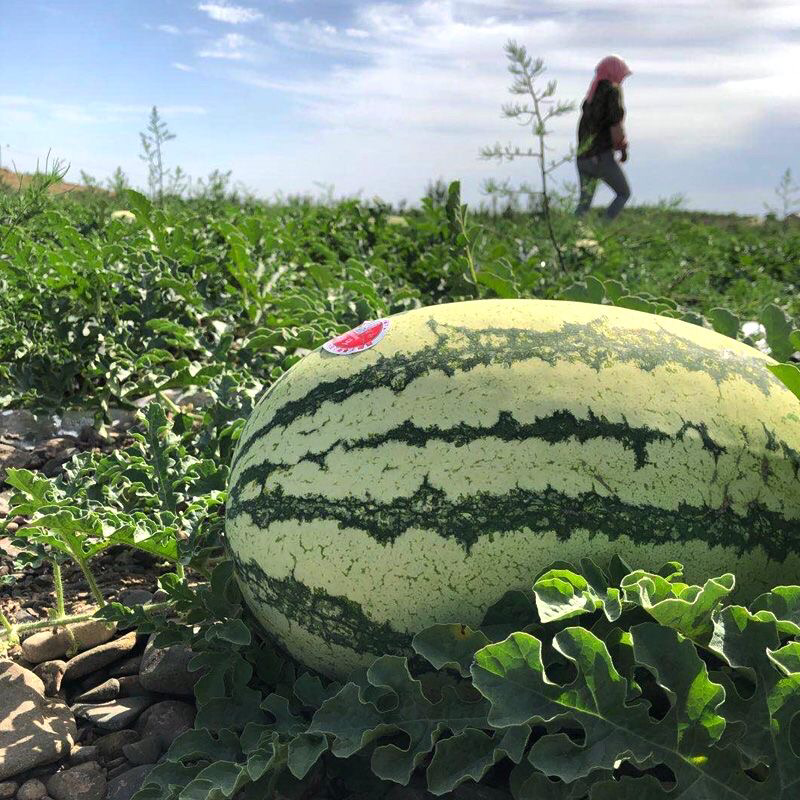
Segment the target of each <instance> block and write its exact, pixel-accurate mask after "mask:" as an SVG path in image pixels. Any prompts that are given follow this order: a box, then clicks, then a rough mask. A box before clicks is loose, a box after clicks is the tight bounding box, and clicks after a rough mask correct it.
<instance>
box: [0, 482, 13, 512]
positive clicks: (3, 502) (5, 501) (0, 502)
mask: <svg viewBox="0 0 800 800" xmlns="http://www.w3.org/2000/svg"><path fill="white" fill-rule="evenodd" d="M12 494H13V491H12V490H11V489H9V490H7V491H5V492H0V519H5V518H6V517H7V516H8V512H9V511H11V495H12Z"/></svg>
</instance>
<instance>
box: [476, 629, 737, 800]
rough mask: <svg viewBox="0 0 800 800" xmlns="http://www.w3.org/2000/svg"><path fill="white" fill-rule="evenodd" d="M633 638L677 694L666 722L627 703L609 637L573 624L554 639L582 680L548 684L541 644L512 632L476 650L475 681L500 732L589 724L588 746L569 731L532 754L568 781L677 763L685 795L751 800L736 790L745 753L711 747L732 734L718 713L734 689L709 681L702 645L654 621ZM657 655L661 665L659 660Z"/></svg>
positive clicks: (643, 705)
mask: <svg viewBox="0 0 800 800" xmlns="http://www.w3.org/2000/svg"><path fill="white" fill-rule="evenodd" d="M631 636H632V640H633V648H634V653H635V654H636V658H637V661H638V662H639V663H640V664H642V665H643V666H647V667H648V668H653V669H654V670H655V672H654V674H655V675H656V678H657V680H658V683H659V685H660V686H661V687H662V688H663V690H664V691H665V692H666V693H667V695H668V697H669V701H670V703H669V708H668V709H667V711H666V713H665V714H664V715H663V716H662V717H661V718H660V719H656V720H654V719H652V718H651V716H650V714H649V713H648V703H647V702H645V701H644V700H642V701H639V702H636V703H628V702H627V681H626V680H625V678H624V677H623V676H622V675H620V674H619V672H618V671H617V670H616V668H615V666H614V664H613V662H612V660H611V656H610V654H609V652H608V650H607V649H606V647H605V645H604V644H603V642H602V641H601V640H600V639H598V638H597V637H596V636H594V635H593V634H592V633H590V632H589V631H587V630H584V629H582V628H566V629H564V630H562V631H560V632H559V633H557V634H556V636H555V638H554V640H553V643H554V646H555V648H556V649H557V650H558V651H559V652H560V653H562V654H563V655H564V656H565V657H566V658H567V659H569V660H570V661H571V662H572V663H573V664H574V666H575V668H576V670H577V675H576V677H575V679H574V680H573V681H572V682H571V683H569V684H567V685H564V686H562V685H559V684H557V683H553V682H552V681H550V680H549V679H548V678H547V676H546V675H545V672H544V666H543V663H542V657H541V655H542V651H541V644H540V642H539V641H538V640H537V639H536V638H535V637H533V636H530V635H529V634H525V633H517V634H512V636H510V637H509V638H508V639H506V641H504V642H501V643H498V644H492V645H488V646H487V647H485V648H484V649H483V650H480V651H479V652H478V653H477V654H476V656H475V664H474V665H473V667H472V675H473V680H474V683H475V685H476V687H477V688H478V689H479V690H480V691H481V692H482V693H483V694H484V695H485V696H486V697H488V698H489V700H490V702H491V704H492V708H491V711H490V713H489V722H490V723H491V724H492V725H493V726H495V727H500V728H505V727H508V726H512V725H524V724H537V723H547V722H548V721H552V722H556V721H559V722H562V723H567V722H570V723H571V724H572V726H574V725H575V724H577V725H578V726H580V728H581V729H582V737H581V738H582V742H581V743H576V742H575V741H573V739H572V738H571V736H570V735H568V734H567V733H564V732H556V733H548V734H547V735H545V736H543V737H542V738H540V739H538V740H537V741H536V742H535V743H534V744H533V746H532V748H531V750H530V752H529V754H528V761H529V762H530V763H531V764H532V765H533V766H534V767H536V768H537V769H539V770H541V771H542V772H543V773H545V774H546V775H549V776H556V777H558V778H560V779H561V780H563V781H565V782H572V781H576V780H579V779H581V778H585V777H587V776H589V775H590V774H591V773H594V772H595V771H596V770H605V771H606V772H607V773H611V771H612V770H614V769H615V765H616V764H617V763H618V762H619V760H620V759H623V758H625V759H630V760H632V761H634V762H636V763H638V764H641V765H642V766H654V765H657V764H664V765H666V766H667V767H669V769H670V770H672V773H673V774H674V775H675V777H676V778H677V782H678V786H679V787H681V791H680V794H681V797H692V798H696V799H697V800H699V798H701V797H715V798H716V797H719V798H734V797H745V796H746V795H744V794H741V793H740V792H739V791H737V790H736V789H735V788H732V787H733V786H734V784H735V781H734V780H733V777H732V776H734V775H741V767H740V765H739V761H738V758H737V756H736V754H735V753H733V752H732V751H731V750H730V749H729V748H714V749H713V750H711V749H710V745H712V744H713V743H715V742H716V741H717V740H718V739H719V738H720V736H721V734H722V732H723V731H724V729H725V721H724V719H723V718H722V717H721V716H720V715H719V713H718V711H717V709H718V707H719V706H720V705H721V704H722V702H723V700H724V698H725V692H724V691H723V690H722V688H721V687H720V686H718V685H716V684H714V683H713V682H712V681H711V680H710V679H709V677H708V674H707V671H706V667H705V664H704V663H703V661H702V660H701V659H700V658H699V657H698V655H697V653H696V652H695V650H694V645H693V644H692V643H691V642H690V641H689V640H686V639H683V638H682V637H681V636H680V635H679V634H678V633H677V632H676V631H674V630H671V629H669V628H665V627H663V626H659V625H656V624H654V623H644V624H642V625H637V626H634V627H633V628H632V629H631ZM654 649H655V650H656V651H657V653H658V656H659V658H658V666H657V669H655V667H654V666H653V665H652V664H651V660H652V659H651V651H652V650H654ZM662 654H669V655H668V656H667V657H665V656H664V655H662ZM729 787H731V788H729Z"/></svg>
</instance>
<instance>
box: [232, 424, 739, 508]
mask: <svg viewBox="0 0 800 800" xmlns="http://www.w3.org/2000/svg"><path fill="white" fill-rule="evenodd" d="M623 419H624V418H623ZM690 430H691V431H694V432H695V433H697V434H698V436H699V442H700V446H701V447H702V448H703V449H704V450H707V451H708V452H709V453H711V455H712V456H713V457H714V460H715V461H716V460H717V459H718V458H719V457H720V455H722V454H723V453H725V452H726V448H725V447H723V446H722V445H720V444H717V443H716V442H715V441H714V440H713V439H712V438H711V436H710V435H709V433H708V428H707V427H706V424H705V423H704V422H700V423H695V422H685V423H684V424H683V425H682V426H681V427H680V429H679V430H678V432H677V434H676V435H675V436H670V435H669V434H667V433H664V432H662V431H657V430H654V429H653V428H647V427H644V426H643V427H634V426H631V425H628V423H627V422H625V421H623V422H611V421H609V420H608V419H607V418H606V417H604V416H602V415H597V414H595V413H594V412H593V411H592V410H591V409H589V414H588V416H587V418H586V419H579V418H578V417H576V416H575V415H574V414H573V413H571V412H570V411H564V410H561V411H555V412H553V413H552V414H548V415H547V416H544V417H539V418H538V419H536V420H535V421H534V422H531V423H527V424H522V423H520V422H517V420H515V419H514V417H513V416H512V415H511V414H510V413H509V412H508V411H501V412H500V414H499V418H498V421H497V422H496V423H495V424H494V425H491V426H489V427H480V426H476V425H468V424H467V423H465V422H462V423H460V424H458V425H454V426H453V427H451V428H440V427H439V426H437V425H431V426H429V427H425V428H423V427H420V426H418V425H415V424H414V423H413V422H411V421H410V420H406V421H405V422H404V423H402V425H398V426H396V427H394V428H392V429H390V430H388V431H385V432H384V433H376V434H372V435H370V436H367V437H364V438H361V439H355V440H348V439H337V440H336V441H335V442H334V443H333V444H332V445H331V446H330V447H328V448H327V449H326V450H323V451H322V452H319V453H307V454H306V455H305V456H304V457H303V458H301V459H300V461H299V462H298V463H301V462H303V461H306V462H312V463H315V464H317V465H318V466H319V467H320V468H321V469H323V470H325V469H327V465H326V460H327V457H328V456H329V455H330V453H331V452H333V451H334V450H335V449H336V448H337V447H341V448H342V449H343V450H344V451H345V452H351V451H353V450H360V449H363V448H377V447H380V446H381V445H384V444H387V443H389V442H401V443H403V444H407V445H409V446H411V447H425V445H426V444H428V442H433V441H440V442H448V443H449V444H453V445H455V446H456V447H462V446H464V445H467V444H470V443H471V442H475V441H478V440H480V439H486V438H495V439H500V440H501V441H505V442H515V441H519V442H521V441H526V440H528V439H541V440H542V441H545V442H548V443H549V444H557V443H559V442H568V441H569V440H570V439H572V438H574V439H575V440H577V441H578V442H581V443H583V442H586V441H589V440H590V439H595V438H601V439H609V440H613V441H615V442H619V443H620V444H622V446H623V447H625V448H627V449H628V450H631V451H632V452H633V454H634V468H635V469H641V468H642V467H644V466H645V465H646V464H647V463H648V460H647V446H648V445H649V444H652V443H654V442H677V441H678V440H679V439H683V437H684V436H685V435H686V433H687V432H688V431H690ZM287 466H289V465H287V464H277V463H274V462H263V463H260V464H253V465H252V466H250V467H247V468H246V469H245V470H243V471H242V473H241V475H239V476H238V479H237V481H236V485H235V486H234V487H233V489H232V497H233V499H234V500H237V499H238V497H239V496H240V495H241V493H242V491H243V490H244V488H245V487H246V486H248V485H249V484H250V483H251V482H252V481H256V482H258V483H259V484H260V485H264V484H265V483H266V482H267V480H268V478H269V477H270V475H272V473H273V472H275V471H276V470H279V469H282V468H283V469H285V468H286V467H287Z"/></svg>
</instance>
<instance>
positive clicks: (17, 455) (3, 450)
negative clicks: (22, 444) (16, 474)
mask: <svg viewBox="0 0 800 800" xmlns="http://www.w3.org/2000/svg"><path fill="white" fill-rule="evenodd" d="M30 462H31V454H30V453H29V452H28V451H27V450H18V449H17V448H16V447H12V446H11V445H8V444H3V443H1V442H0V484H2V483H4V482H5V479H6V471H7V470H9V469H24V468H25V467H27V466H28V464H30Z"/></svg>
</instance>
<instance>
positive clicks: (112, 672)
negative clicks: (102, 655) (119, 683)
mask: <svg viewBox="0 0 800 800" xmlns="http://www.w3.org/2000/svg"><path fill="white" fill-rule="evenodd" d="M141 663H142V657H141V656H131V658H126V659H125V660H124V661H120V662H119V664H114V666H113V667H110V668H109V670H108V676H109V678H123V677H125V676H126V675H138V673H139V666H140V665H141Z"/></svg>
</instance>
